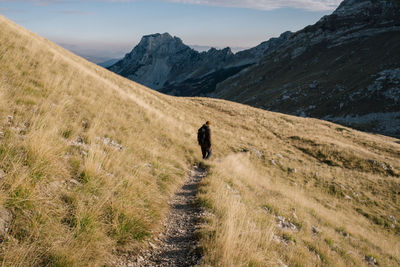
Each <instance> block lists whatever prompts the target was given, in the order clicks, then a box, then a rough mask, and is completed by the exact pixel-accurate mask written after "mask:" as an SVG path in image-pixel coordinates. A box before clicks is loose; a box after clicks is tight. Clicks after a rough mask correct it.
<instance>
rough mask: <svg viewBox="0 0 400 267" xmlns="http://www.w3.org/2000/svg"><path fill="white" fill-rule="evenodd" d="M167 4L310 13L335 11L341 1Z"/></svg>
mask: <svg viewBox="0 0 400 267" xmlns="http://www.w3.org/2000/svg"><path fill="white" fill-rule="evenodd" d="M166 1H168V2H175V3H186V4H199V5H212V6H225V7H240V8H250V9H260V10H273V9H278V8H285V7H291V8H299V9H306V10H312V11H325V10H333V9H335V8H336V7H337V6H338V5H339V4H340V2H342V0H166Z"/></svg>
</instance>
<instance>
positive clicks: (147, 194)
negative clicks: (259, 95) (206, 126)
mask: <svg viewBox="0 0 400 267" xmlns="http://www.w3.org/2000/svg"><path fill="white" fill-rule="evenodd" d="M0 32H1V34H0V81H1V82H0V247H1V249H0V261H1V264H2V265H4V266H29V267H30V266H34V267H36V266H94V267H97V266H143V264H141V260H142V258H140V257H138V254H139V253H140V252H141V251H143V250H148V249H154V250H157V249H158V245H159V243H158V241H159V240H160V239H164V240H165V235H164V233H165V228H164V225H165V224H166V223H167V224H168V222H167V221H166V220H167V218H168V217H167V216H168V213H169V211H170V210H177V209H178V210H190V207H191V206H190V205H189V206H188V203H185V202H174V201H171V199H172V196H173V195H174V193H175V192H176V193H177V194H176V195H179V196H180V197H185V196H186V197H190V198H195V199H194V200H195V203H196V204H197V205H199V206H201V208H202V211H201V212H200V213H199V214H198V216H200V217H201V220H200V222H201V224H200V225H201V227H200V228H199V229H197V228H196V229H188V231H187V232H186V231H183V233H180V234H182V235H183V237H184V238H176V237H175V232H173V231H171V232H172V233H169V236H172V238H170V239H167V240H165V241H166V242H168V246H166V248H163V249H167V250H169V251H167V252H169V253H166V254H173V255H178V256H179V255H182V253H184V252H183V251H182V250H180V249H178V250H177V249H176V247H174V246H173V245H172V246H169V244H171V243H172V244H175V243H177V242H185V240H186V239H187V238H186V236H187V235H189V236H190V237H193V236H194V235H195V236H196V238H193V239H195V240H197V239H199V240H198V242H197V243H196V242H195V243H196V245H195V246H191V247H190V251H194V253H198V254H199V253H200V254H201V256H202V262H200V263H199V265H204V266H277V265H278V266H283V265H287V266H367V265H368V264H369V265H378V266H396V265H398V264H399V262H400V255H399V251H400V205H399V196H400V179H399V177H400V162H399V156H400V155H399V151H400V140H399V139H396V138H391V137H386V136H380V135H372V134H367V133H363V132H359V131H357V130H354V129H350V128H347V127H343V126H340V125H337V124H334V123H331V122H327V121H321V120H317V119H310V118H301V117H295V116H290V115H285V114H281V113H274V112H269V111H266V110H262V109H258V108H254V107H250V106H248V105H242V104H239V103H234V102H230V101H225V100H218V99H211V98H185V97H173V96H168V95H164V94H161V93H159V92H156V91H154V90H150V89H149V88H146V87H144V86H142V85H140V84H137V83H135V82H132V81H130V80H128V79H125V78H123V77H121V76H119V75H116V74H115V73H112V72H110V71H108V70H106V69H105V68H102V67H100V66H98V65H96V64H93V63H91V62H88V61H87V60H85V59H83V58H81V57H79V56H77V55H75V54H73V53H71V52H69V51H67V50H65V49H63V48H61V47H60V46H58V45H56V44H54V43H52V42H50V41H49V40H47V39H45V38H43V37H40V36H38V35H36V34H34V33H32V32H30V31H28V30H26V29H24V28H22V27H20V26H18V25H16V24H15V23H13V22H11V21H9V20H7V19H6V18H4V17H2V16H0ZM206 120H209V121H211V131H212V138H213V156H212V157H211V159H210V160H208V161H202V159H201V152H200V148H199V146H198V145H197V138H196V134H197V129H198V128H199V127H200V126H201V125H202V124H203V123H204V122H205V121H206ZM194 165H196V166H203V167H204V168H207V170H208V175H207V177H205V178H204V179H203V180H202V182H201V183H200V185H199V186H198V187H196V186H195V184H193V183H188V184H187V183H185V180H187V177H188V176H190V173H192V175H193V171H192V167H193V166H194ZM179 188H183V189H184V190H183V191H180V190H179ZM194 192H196V195H195V194H194ZM170 207H171V209H170ZM190 212H193V211H190ZM182 217H183V219H185V220H186V219H187V218H185V216H182ZM168 229H169V228H167V230H168ZM189 232H191V235H190V233H189ZM182 235H180V236H182ZM182 239H183V240H182ZM189 239H190V238H189ZM190 241H193V240H192V239H191V240H190ZM166 256H168V255H166ZM121 261H122V262H123V263H124V264H119V263H121ZM163 264H164V265H170V262H162V263H160V264H155V265H163Z"/></svg>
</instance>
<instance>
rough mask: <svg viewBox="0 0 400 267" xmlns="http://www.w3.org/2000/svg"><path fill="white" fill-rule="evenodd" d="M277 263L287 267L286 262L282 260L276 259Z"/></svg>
mask: <svg viewBox="0 0 400 267" xmlns="http://www.w3.org/2000/svg"><path fill="white" fill-rule="evenodd" d="M278 263H279V264H280V265H281V267H288V266H287V265H286V264H284V263H283V261H281V260H279V259H278Z"/></svg>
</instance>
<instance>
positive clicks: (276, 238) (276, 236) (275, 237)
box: [272, 235, 282, 244]
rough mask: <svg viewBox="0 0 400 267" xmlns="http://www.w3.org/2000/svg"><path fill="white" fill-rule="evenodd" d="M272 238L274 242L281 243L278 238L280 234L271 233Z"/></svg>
mask: <svg viewBox="0 0 400 267" xmlns="http://www.w3.org/2000/svg"><path fill="white" fill-rule="evenodd" d="M272 240H274V241H275V243H278V244H279V243H281V241H282V240H281V238H280V236H278V235H273V236H272Z"/></svg>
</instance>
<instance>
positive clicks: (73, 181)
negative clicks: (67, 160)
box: [69, 179, 81, 185]
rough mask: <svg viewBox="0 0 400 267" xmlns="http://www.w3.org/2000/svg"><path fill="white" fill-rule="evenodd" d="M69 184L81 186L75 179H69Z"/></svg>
mask: <svg viewBox="0 0 400 267" xmlns="http://www.w3.org/2000/svg"><path fill="white" fill-rule="evenodd" d="M69 182H70V183H72V184H74V185H80V184H81V183H80V182H78V181H77V180H75V179H70V180H69Z"/></svg>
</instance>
